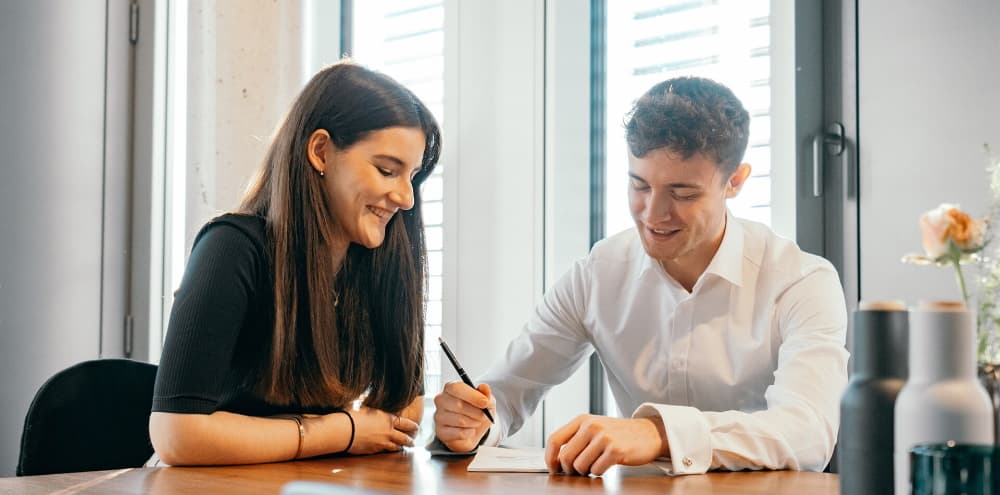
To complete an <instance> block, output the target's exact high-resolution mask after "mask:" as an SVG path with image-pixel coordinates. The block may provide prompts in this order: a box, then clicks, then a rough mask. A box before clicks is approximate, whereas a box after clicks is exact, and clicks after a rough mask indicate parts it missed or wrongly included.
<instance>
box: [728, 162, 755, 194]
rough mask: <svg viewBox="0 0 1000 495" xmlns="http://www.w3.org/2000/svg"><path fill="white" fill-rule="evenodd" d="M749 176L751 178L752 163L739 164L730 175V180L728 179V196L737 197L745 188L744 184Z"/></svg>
mask: <svg viewBox="0 0 1000 495" xmlns="http://www.w3.org/2000/svg"><path fill="white" fill-rule="evenodd" d="M748 178H750V164H749V163H741V164H739V166H738V167H736V171H735V172H733V175H731V176H729V180H728V181H726V198H727V199H728V198H734V197H736V195H737V194H739V193H740V190H741V189H743V184H746V182H747V179H748Z"/></svg>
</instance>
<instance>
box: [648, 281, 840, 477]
mask: <svg viewBox="0 0 1000 495" xmlns="http://www.w3.org/2000/svg"><path fill="white" fill-rule="evenodd" d="M842 294H843V293H842V291H841V289H840V283H839V280H838V278H837V274H836V272H835V271H833V269H832V268H829V267H825V268H822V269H817V270H815V271H813V272H811V273H809V274H807V275H806V276H804V277H803V278H801V279H800V280H798V281H797V282H796V283H794V284H791V285H790V286H789V287H787V288H786V289H785V290H784V291H783V292H782V293H781V294H779V295H778V297H777V299H776V301H775V318H776V321H777V324H778V327H779V328H778V329H779V333H780V335H781V338H782V342H781V344H780V348H779V350H778V366H777V369H776V370H775V372H774V382H773V384H771V385H770V386H769V387H767V389H766V391H765V400H766V404H767V408H766V409H764V410H760V411H752V412H745V411H737V410H731V411H700V410H698V409H696V408H693V407H687V406H678V405H669V404H656V403H648V402H647V403H644V404H642V405H641V406H639V407H638V408H637V409H636V410H635V412H634V413H633V414H632V416H633V417H649V416H654V415H659V416H660V417H661V419H662V420H663V424H664V426H665V430H666V433H667V441H668V442H669V448H670V455H669V458H666V459H661V461H660V462H658V464H659V465H660V466H661V467H662V468H663V469H664V470H665V471H666V472H668V473H671V474H698V473H704V472H706V471H708V470H712V469H725V470H743V469H794V470H807V471H822V470H823V469H824V468H825V466H826V465H827V463H828V462H829V461H830V458H831V456H832V452H833V447H834V444H835V443H836V439H837V429H838V426H839V421H840V418H839V402H840V395H841V393H842V392H843V389H844V387H845V386H846V384H847V358H848V354H847V350H846V349H845V347H844V343H845V338H846V331H847V330H846V329H847V310H846V307H845V304H844V300H843V295H842Z"/></svg>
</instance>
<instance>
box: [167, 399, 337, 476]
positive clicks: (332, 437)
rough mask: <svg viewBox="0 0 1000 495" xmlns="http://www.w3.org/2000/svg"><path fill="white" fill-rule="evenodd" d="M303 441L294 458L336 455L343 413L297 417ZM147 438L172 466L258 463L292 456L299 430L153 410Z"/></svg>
mask: <svg viewBox="0 0 1000 495" xmlns="http://www.w3.org/2000/svg"><path fill="white" fill-rule="evenodd" d="M302 425H303V427H304V428H305V438H303V439H302V451H301V454H300V455H299V458H304V457H313V456H317V455H322V454H329V453H334V452H340V451H342V450H344V448H345V447H347V443H348V441H349V439H350V436H351V422H350V420H349V419H348V418H347V416H346V415H344V414H339V413H338V414H328V415H324V416H312V417H305V418H302ZM149 435H150V439H151V440H152V442H153V447H154V449H156V453H157V455H158V456H159V457H160V459H162V460H163V462H166V463H167V464H171V465H188V466H191V465H210V464H257V463H264V462H280V461H287V460H291V459H293V458H295V454H296V452H297V451H298V449H299V427H298V424H297V423H296V422H295V421H294V420H292V419H285V418H259V417H253V416H244V415H241V414H235V413H229V412H222V411H218V412H214V413H212V414H177V413H161V412H154V413H153V414H152V415H151V416H150V418H149Z"/></svg>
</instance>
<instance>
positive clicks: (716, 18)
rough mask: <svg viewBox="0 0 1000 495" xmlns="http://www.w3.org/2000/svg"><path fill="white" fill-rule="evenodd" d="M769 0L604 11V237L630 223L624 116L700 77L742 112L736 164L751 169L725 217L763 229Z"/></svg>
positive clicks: (619, 6) (638, 2) (651, 1)
mask: <svg viewBox="0 0 1000 495" xmlns="http://www.w3.org/2000/svg"><path fill="white" fill-rule="evenodd" d="M769 8H770V6H769V0H674V1H664V0H635V1H630V2H608V5H607V39H606V42H607V45H606V47H607V54H606V58H607V71H606V81H607V93H606V95H605V97H606V104H607V106H606V115H607V120H606V122H605V125H606V130H607V134H606V137H607V141H606V143H605V145H606V150H607V164H606V177H605V181H606V182H605V184H606V185H607V186H606V187H607V190H606V191H605V198H606V205H605V212H606V216H605V233H606V234H607V235H611V234H614V233H616V232H619V231H621V230H625V229H627V228H630V227H631V226H632V225H633V222H632V218H631V215H630V214H629V210H628V197H627V181H628V176H627V171H628V158H627V157H628V148H627V147H626V144H625V132H624V126H623V123H624V118H625V114H626V112H628V111H629V109H630V108H631V106H632V103H633V102H634V101H635V100H636V99H637V98H638V97H639V96H641V95H642V94H643V93H644V92H645V91H646V90H648V89H649V88H650V87H652V86H653V85H654V84H656V83H658V82H660V81H663V80H665V79H669V78H671V77H676V76H684V75H691V76H701V77H708V78H711V79H713V80H716V81H718V82H720V83H722V84H725V85H726V86H728V87H729V88H730V89H732V90H733V92H734V93H736V96H737V97H738V98H739V99H740V100H741V101H742V102H743V105H744V106H745V107H746V109H747V111H748V112H749V113H750V142H749V145H748V148H747V153H746V156H745V158H744V161H746V162H748V163H750V164H751V166H752V167H753V171H752V173H751V177H750V179H749V180H748V181H747V183H746V185H745V186H744V188H743V190H742V192H740V194H739V196H737V197H736V198H734V199H731V200H729V208H730V209H731V210H732V212H733V214H734V215H736V216H739V217H743V218H749V219H752V220H756V221H759V222H763V223H765V224H768V225H770V224H771V153H770V140H771V136H770V134H771V132H770V129H771V117H770V113H771V112H770V109H771V87H770V85H771V84H770V78H771V77H770V70H771V68H770V67H771V55H770V40H771V27H770V22H769V19H770V12H769Z"/></svg>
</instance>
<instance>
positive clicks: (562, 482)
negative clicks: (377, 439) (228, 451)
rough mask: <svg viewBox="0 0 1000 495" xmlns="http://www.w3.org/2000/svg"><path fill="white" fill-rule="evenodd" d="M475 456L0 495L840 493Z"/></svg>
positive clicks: (10, 488) (44, 485) (81, 478)
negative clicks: (486, 468)
mask: <svg viewBox="0 0 1000 495" xmlns="http://www.w3.org/2000/svg"><path fill="white" fill-rule="evenodd" d="M470 461H471V458H470V457H451V458H448V457H433V458H432V457H430V456H429V454H427V452H426V451H424V450H413V451H409V452H406V453H395V454H379V455H373V456H363V457H329V458H322V459H313V460H307V461H298V462H284V463H277V464H261V465H255V466H224V467H198V468H178V467H164V468H143V469H122V470H117V471H94V472H87V473H70V474H54V475H47V476H27V477H23V478H0V494H8V493H9V494H15V493H16V494H25V495H27V494H40V493H58V494H60V495H64V494H71V493H101V494H106V495H114V494H136V493H152V494H174V493H211V494H216V493H217V494H228V493H240V494H278V493H280V492H281V488H282V487H283V486H284V485H285V484H286V483H288V482H289V481H293V480H309V481H323V482H328V483H336V484H339V485H346V486H347V487H353V488H354V489H356V490H357V491H358V493H363V492H365V490H371V491H374V492H383V493H462V494H475V495H489V494H503V495H528V494H533V493H627V494H643V493H656V494H660V495H662V494H680V493H683V494H685V495H699V494H708V493H749V494H760V495H783V494H796V495H798V494H802V493H808V494H810V495H836V494H837V493H838V491H839V490H838V487H839V484H838V479H837V475H835V474H822V473H802V472H796V471H766V472H741V473H709V474H705V475H693V476H678V477H670V476H666V475H664V474H662V473H660V472H659V471H658V470H657V469H656V468H653V467H643V468H623V467H616V468H613V469H612V470H611V471H610V472H608V473H607V474H605V475H604V476H603V477H601V478H597V477H582V476H565V475H557V476H549V475H548V474H515V473H470V472H467V471H466V470H465V468H466V466H467V465H468V464H469V462H470Z"/></svg>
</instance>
